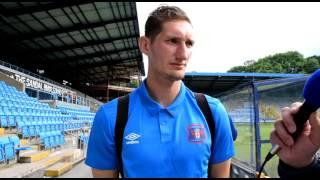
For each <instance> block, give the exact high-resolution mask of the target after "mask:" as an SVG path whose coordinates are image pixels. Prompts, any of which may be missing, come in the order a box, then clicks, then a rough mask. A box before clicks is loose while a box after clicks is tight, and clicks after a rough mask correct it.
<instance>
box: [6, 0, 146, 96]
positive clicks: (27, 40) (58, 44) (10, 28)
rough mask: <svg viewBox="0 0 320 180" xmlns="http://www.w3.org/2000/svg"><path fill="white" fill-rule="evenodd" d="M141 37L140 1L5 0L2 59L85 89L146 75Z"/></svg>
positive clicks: (93, 94)
mask: <svg viewBox="0 0 320 180" xmlns="http://www.w3.org/2000/svg"><path fill="white" fill-rule="evenodd" d="M139 35H140V33H139V26H138V18H137V9H136V3H135V2H93V1H52V2H23V1H21V2H0V55H1V57H0V58H1V60H3V61H6V62H9V63H11V64H14V65H17V66H20V67H22V68H24V69H27V70H30V71H32V72H35V73H38V72H39V71H40V70H44V74H42V75H43V76H45V77H48V78H50V79H52V80H55V81H57V82H59V83H62V80H66V81H68V82H70V83H72V85H71V87H73V88H75V89H78V90H80V91H86V90H85V88H88V86H86V85H87V84H88V83H89V84H93V85H101V84H104V85H106V84H107V80H109V82H110V83H111V84H112V82H121V81H125V82H128V78H129V77H130V76H133V75H144V74H145V72H144V67H143V62H142V54H141V52H140V51H139V48H138V37H139ZM90 92H91V94H89V95H91V96H93V97H94V96H95V95H98V96H99V92H97V91H92V88H91V89H90ZM103 93H104V94H106V93H105V91H104V92H103Z"/></svg>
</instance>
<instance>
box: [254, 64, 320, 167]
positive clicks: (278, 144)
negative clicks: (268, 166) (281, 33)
mask: <svg viewBox="0 0 320 180" xmlns="http://www.w3.org/2000/svg"><path fill="white" fill-rule="evenodd" d="M303 97H304V99H305V100H304V102H303V104H302V105H301V104H298V103H293V104H292V106H291V108H288V107H286V108H283V110H282V112H281V113H282V120H280V121H277V122H276V123H275V130H274V131H273V132H272V133H271V143H272V144H275V145H274V146H273V147H272V149H271V151H270V152H269V153H268V155H267V157H266V159H265V162H264V163H263V165H262V167H261V170H262V169H263V166H264V165H265V163H266V162H267V161H268V160H270V159H271V158H272V157H273V156H274V155H275V154H277V153H278V156H279V157H280V159H281V160H282V161H283V162H285V163H287V164H289V165H291V166H293V167H297V168H298V167H303V166H306V165H308V163H311V161H312V158H313V156H314V154H315V152H316V151H317V150H318V149H319V147H320V120H319V118H318V117H317V116H316V113H315V111H316V110H317V109H318V108H319V107H320V69H318V70H317V71H315V72H314V73H313V74H312V75H311V76H310V77H309V78H308V80H307V82H306V83H305V86H304V89H303ZM308 120H309V121H308ZM307 121H308V122H307ZM280 150H281V151H280ZM260 172H261V171H260Z"/></svg>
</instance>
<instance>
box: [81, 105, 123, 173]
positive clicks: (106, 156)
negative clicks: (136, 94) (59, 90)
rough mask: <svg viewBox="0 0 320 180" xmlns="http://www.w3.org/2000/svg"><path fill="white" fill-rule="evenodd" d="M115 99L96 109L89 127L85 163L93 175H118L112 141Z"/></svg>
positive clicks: (116, 159)
mask: <svg viewBox="0 0 320 180" xmlns="http://www.w3.org/2000/svg"><path fill="white" fill-rule="evenodd" d="M116 105H117V101H116V100H113V101H111V102H109V103H108V104H107V105H103V106H102V107H100V109H99V110H98V111H97V113H96V115H95V119H94V121H93V125H92V127H91V132H90V137H89V142H88V149H87V157H86V160H85V163H86V164H87V165H88V166H90V167H91V168H92V175H93V176H94V177H114V176H115V177H118V176H117V174H116V173H115V172H116V171H117V169H118V158H117V153H116V148H115V142H114V127H115V119H116V108H115V107H116Z"/></svg>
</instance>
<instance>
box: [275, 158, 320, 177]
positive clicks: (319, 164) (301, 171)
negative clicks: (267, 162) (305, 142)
mask: <svg viewBox="0 0 320 180" xmlns="http://www.w3.org/2000/svg"><path fill="white" fill-rule="evenodd" d="M278 174H279V176H280V177H281V178H284V179H289V178H307V179H308V178H312V177H320V157H319V156H315V158H314V160H313V161H312V163H311V164H309V165H308V166H306V167H302V168H294V167H291V166H290V165H288V164H286V163H285V162H283V161H281V160H279V165H278Z"/></svg>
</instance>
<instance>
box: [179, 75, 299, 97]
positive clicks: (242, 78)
mask: <svg viewBox="0 0 320 180" xmlns="http://www.w3.org/2000/svg"><path fill="white" fill-rule="evenodd" d="M302 76H305V74H282V73H207V72H187V73H186V75H185V78H184V80H183V81H184V83H185V84H186V86H188V87H189V88H190V89H192V90H193V91H195V92H203V93H207V94H210V95H212V96H217V95H219V94H220V93H223V92H226V91H228V90H231V89H233V88H235V87H237V86H239V85H241V84H244V83H247V82H250V81H260V80H266V79H278V78H293V77H302Z"/></svg>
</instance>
